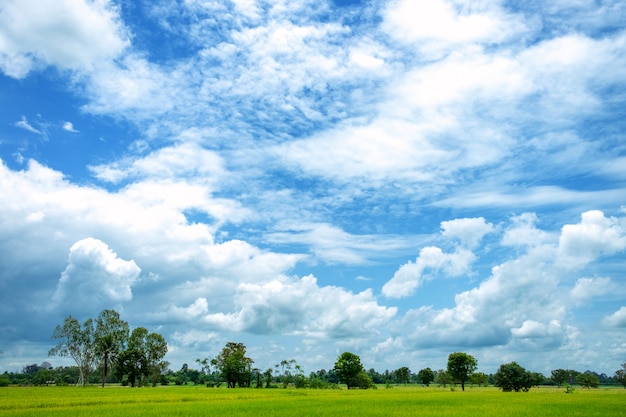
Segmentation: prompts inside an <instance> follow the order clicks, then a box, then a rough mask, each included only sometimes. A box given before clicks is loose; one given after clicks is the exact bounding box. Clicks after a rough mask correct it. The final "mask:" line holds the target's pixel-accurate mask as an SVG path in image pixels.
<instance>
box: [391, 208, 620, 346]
mask: <svg viewBox="0 0 626 417" xmlns="http://www.w3.org/2000/svg"><path fill="white" fill-rule="evenodd" d="M520 220H521V221H522V227H526V226H528V224H529V223H528V222H530V224H531V225H532V223H534V222H535V221H536V219H535V218H534V216H528V215H526V216H524V218H522V219H520V218H519V217H518V218H513V222H514V224H515V223H517V224H516V227H519V222H520ZM618 224H619V219H616V218H607V217H605V216H604V214H603V213H602V212H599V211H592V212H586V213H583V215H582V219H581V222H580V223H578V224H574V225H566V226H564V227H563V228H562V230H561V235H560V239H559V240H558V243H557V240H556V239H549V240H547V241H545V242H544V243H543V244H537V243H535V244H533V245H528V246H526V251H525V253H522V254H521V255H520V256H519V257H517V258H514V259H511V260H510V261H507V262H504V263H501V264H500V265H497V266H495V267H494V268H493V270H492V274H491V276H489V277H488V278H487V279H485V280H483V281H482V282H481V283H480V284H479V285H478V286H477V287H475V288H472V289H470V290H467V291H463V292H461V293H459V294H457V295H456V296H455V306H454V307H451V308H442V309H434V308H432V307H427V306H424V307H420V308H417V309H414V310H410V311H409V312H407V314H406V315H405V317H404V318H403V320H402V321H400V322H399V323H398V325H397V329H396V331H397V332H398V334H401V333H402V330H403V329H404V330H406V329H410V330H409V331H408V336H407V342H408V343H409V342H410V343H413V344H415V345H418V346H437V345H442V344H443V345H450V346H497V345H506V346H510V347H513V348H515V346H517V348H520V349H530V350H533V349H547V348H551V349H555V348H557V347H559V346H562V345H563V344H566V343H570V339H571V337H573V335H574V334H575V332H576V330H575V328H573V327H572V326H569V325H565V324H563V321H564V319H565V318H566V313H567V312H568V311H569V310H570V309H571V308H572V305H576V304H577V303H581V302H583V301H586V300H591V299H592V298H593V297H597V296H601V295H603V294H606V293H607V291H611V288H612V283H611V280H610V279H608V278H594V279H589V278H583V279H579V280H578V281H577V282H576V284H575V286H574V287H573V288H572V289H571V290H570V291H569V293H567V294H565V295H564V294H563V290H562V288H563V286H564V285H567V284H566V283H567V280H568V278H569V277H570V276H571V274H572V273H575V272H576V271H580V270H582V268H584V267H586V266H587V265H588V264H589V262H591V261H592V260H594V259H596V257H597V256H599V255H600V254H601V253H616V252H617V251H622V250H624V245H622V244H621V243H620V242H621V239H622V238H621V237H620V233H621V232H620V231H619V230H618V226H617V225H618ZM532 227H534V225H533V226H532ZM534 234H536V232H534ZM526 237H527V236H526ZM526 237H524V236H523V237H522V238H521V240H518V238H515V241H516V242H521V243H523V244H526V242H527V238H526ZM510 239H513V238H510ZM583 242H585V243H584V244H583ZM564 253H567V259H568V260H569V261H571V259H570V257H572V256H573V253H576V256H577V257H578V258H582V259H583V260H584V262H574V261H571V262H568V263H564V262H563V259H562V257H563V254H564ZM390 282H391V281H390ZM388 284H389V283H388ZM398 291H399V290H398ZM572 300H573V301H575V303H571V301H572ZM620 320H621V312H618V313H616V314H615V315H614V316H611V317H610V318H607V319H605V323H609V324H613V325H620V323H621V321H620Z"/></svg>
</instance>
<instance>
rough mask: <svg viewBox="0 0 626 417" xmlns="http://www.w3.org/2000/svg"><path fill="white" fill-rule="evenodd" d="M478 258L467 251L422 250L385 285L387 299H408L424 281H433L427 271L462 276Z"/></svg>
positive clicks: (431, 248) (433, 248) (427, 248)
mask: <svg viewBox="0 0 626 417" xmlns="http://www.w3.org/2000/svg"><path fill="white" fill-rule="evenodd" d="M475 259H476V257H475V256H474V254H473V253H472V252H470V251H468V250H466V249H462V248H457V249H456V250H455V252H453V253H444V252H443V251H442V250H441V249H440V248H438V247H434V246H429V247H425V248H422V249H421V250H420V253H419V255H418V257H417V259H416V260H415V262H411V261H409V262H408V263H406V264H404V265H402V266H401V267H400V268H399V269H398V270H397V271H396V272H395V273H394V274H393V277H392V278H391V279H390V280H389V281H388V282H387V283H385V285H383V289H382V292H383V294H384V295H385V296H386V297H393V298H398V297H406V296H409V295H412V294H413V293H414V292H415V290H416V289H417V288H418V287H419V286H420V285H422V283H423V282H424V281H427V280H430V279H432V277H431V276H429V275H425V271H426V270H433V271H434V272H438V271H439V270H441V272H442V273H443V274H445V275H447V276H452V277H455V276H460V275H462V274H464V273H467V272H469V270H470V267H471V265H472V263H473V262H474V260H475Z"/></svg>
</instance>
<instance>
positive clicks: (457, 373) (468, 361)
mask: <svg viewBox="0 0 626 417" xmlns="http://www.w3.org/2000/svg"><path fill="white" fill-rule="evenodd" d="M477 367H478V363H477V362H476V359H475V358H474V357H473V356H471V355H468V354H467V353H463V352H455V353H451V354H450V355H449V356H448V373H449V374H450V375H451V376H452V377H453V378H454V379H455V380H456V381H459V382H460V383H461V390H463V391H465V381H467V380H469V377H470V375H471V374H472V373H473V372H474V371H475V370H476V368H477Z"/></svg>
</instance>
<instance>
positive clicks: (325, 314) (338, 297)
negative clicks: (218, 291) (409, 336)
mask: <svg viewBox="0 0 626 417" xmlns="http://www.w3.org/2000/svg"><path fill="white" fill-rule="evenodd" d="M235 300H236V303H237V305H238V309H239V310H238V311H237V312H235V313H232V314H223V313H214V314H209V315H207V316H206V317H205V318H204V320H203V321H204V322H205V323H207V324H210V325H211V326H214V327H217V328H220V329H222V330H226V329H231V330H232V329H236V330H238V331H248V332H252V333H258V334H276V333H282V334H285V333H287V334H289V333H291V334H299V335H303V336H308V337H324V338H325V337H329V338H345V337H359V336H366V335H371V334H376V333H377V332H379V329H380V328H381V326H384V325H385V324H386V323H388V322H389V320H391V319H392V318H393V317H394V316H395V314H396V312H397V309H396V308H395V307H383V306H380V305H378V303H377V302H376V300H375V298H374V296H373V294H372V292H371V290H366V291H363V292H361V293H358V294H354V293H352V292H350V291H347V290H345V289H342V288H339V287H332V286H325V287H319V286H318V285H317V279H316V278H315V277H313V276H306V277H303V278H301V279H289V280H287V279H283V280H274V281H270V282H266V283H264V284H248V283H242V284H240V285H239V286H238V287H237V294H236V296H235Z"/></svg>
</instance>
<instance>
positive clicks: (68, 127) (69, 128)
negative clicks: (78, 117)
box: [62, 122, 78, 133]
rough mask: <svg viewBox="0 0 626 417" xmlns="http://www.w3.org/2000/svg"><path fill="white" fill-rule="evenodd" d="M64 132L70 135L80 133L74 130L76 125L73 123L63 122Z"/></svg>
mask: <svg viewBox="0 0 626 417" xmlns="http://www.w3.org/2000/svg"><path fill="white" fill-rule="evenodd" d="M62 127H63V130H65V131H66V132H70V133H78V130H76V129H74V124H73V123H72V122H63V126H62Z"/></svg>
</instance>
